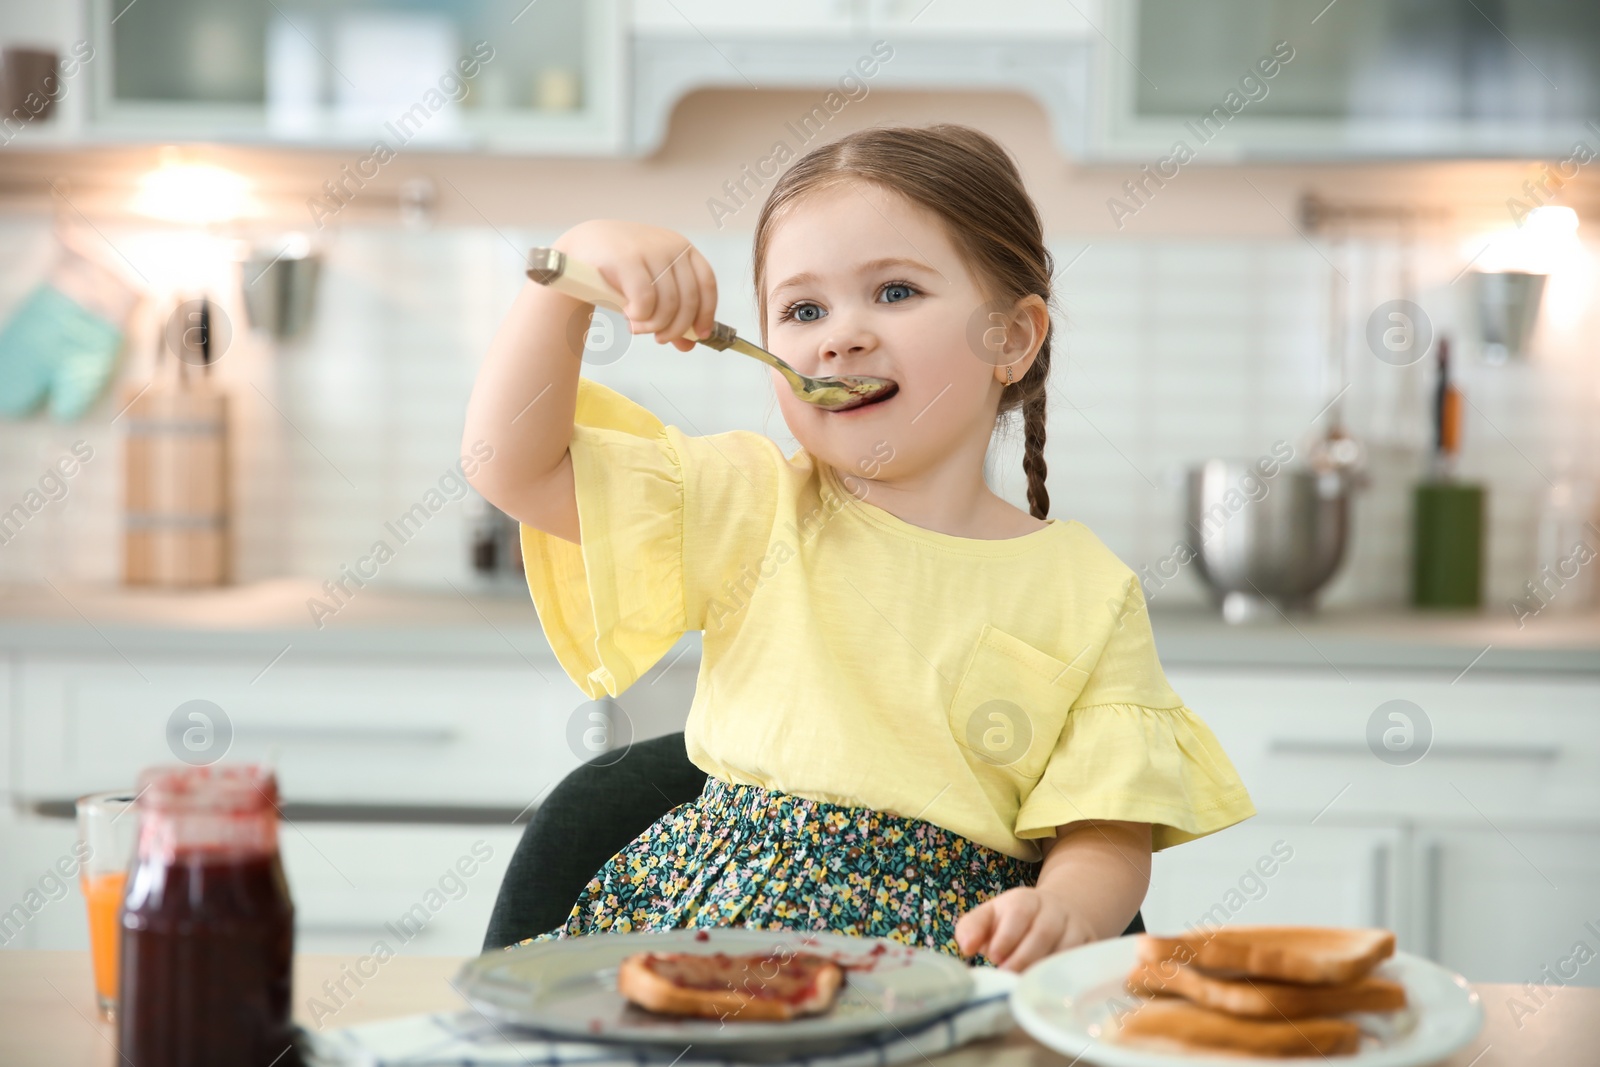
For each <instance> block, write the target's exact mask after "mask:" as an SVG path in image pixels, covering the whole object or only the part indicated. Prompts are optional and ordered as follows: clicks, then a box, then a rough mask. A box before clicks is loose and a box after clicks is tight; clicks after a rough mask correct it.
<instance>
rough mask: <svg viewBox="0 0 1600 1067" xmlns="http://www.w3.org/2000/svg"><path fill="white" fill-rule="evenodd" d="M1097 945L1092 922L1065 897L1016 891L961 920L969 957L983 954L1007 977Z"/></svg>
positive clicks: (1032, 889) (959, 935)
mask: <svg viewBox="0 0 1600 1067" xmlns="http://www.w3.org/2000/svg"><path fill="white" fill-rule="evenodd" d="M1094 939H1095V935H1094V932H1093V931H1092V930H1091V929H1090V928H1089V924H1088V922H1087V921H1086V920H1085V919H1084V918H1083V917H1082V916H1080V915H1077V914H1075V913H1074V911H1073V909H1072V907H1071V906H1070V905H1069V904H1068V903H1067V902H1066V901H1064V900H1063V899H1061V895H1060V894H1059V893H1051V892H1048V891H1046V890H1042V889H1039V888H1038V887H1037V886H1015V887H1013V888H1011V889H1007V890H1006V891H1005V892H1004V893H1001V894H999V895H997V896H993V897H990V898H989V899H988V900H986V901H984V902H983V903H982V904H979V905H978V906H977V907H976V908H973V909H972V910H971V911H969V912H967V913H966V914H965V915H963V916H961V918H959V919H957V920H956V945H957V947H959V948H960V949H961V954H962V955H963V956H968V957H970V956H975V955H977V954H978V953H980V952H981V953H983V954H984V955H985V956H987V957H988V958H989V960H990V962H992V963H994V964H995V965H996V966H998V967H999V968H1000V969H1001V970H1003V971H1015V972H1021V971H1023V970H1025V969H1027V967H1028V966H1029V965H1030V964H1032V963H1034V962H1036V961H1038V960H1042V959H1044V958H1045V957H1046V956H1049V955H1053V954H1054V953H1057V952H1063V951H1065V950H1067V949H1069V948H1074V947H1076V946H1078V945H1082V944H1085V943H1087V942H1089V941H1093V940H1094Z"/></svg>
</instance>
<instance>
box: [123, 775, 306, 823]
mask: <svg viewBox="0 0 1600 1067" xmlns="http://www.w3.org/2000/svg"><path fill="white" fill-rule="evenodd" d="M139 804H140V806H141V807H144V808H146V809H147V810H153V811H161V812H171V813H174V814H181V813H189V812H193V813H201V812H206V813H211V814H239V815H243V814H250V813H259V812H262V811H265V810H268V809H271V810H273V811H276V809H277V806H278V779H277V776H276V775H275V774H274V773H273V772H272V771H271V770H269V769H267V768H265V767H261V766H258V765H256V764H251V763H235V764H213V765H210V766H204V767H150V768H147V769H146V770H144V771H143V772H142V773H141V774H140V775H139Z"/></svg>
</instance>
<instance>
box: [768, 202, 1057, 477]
mask: <svg viewBox="0 0 1600 1067" xmlns="http://www.w3.org/2000/svg"><path fill="white" fill-rule="evenodd" d="M766 283H767V285H768V286H769V288H768V290H767V293H766V322H765V324H764V325H765V327H766V334H765V336H766V348H767V350H768V351H770V352H772V353H773V354H774V355H776V356H778V357H779V358H781V359H782V360H784V362H786V363H788V364H789V365H790V366H792V367H794V368H795V369H796V370H798V371H799V372H800V373H802V374H807V375H811V376H813V377H817V376H823V375H838V374H867V375H872V376H875V377H879V378H889V379H892V380H894V381H895V382H898V383H899V386H900V389H899V391H898V392H897V393H896V394H895V395H894V396H892V397H890V398H889V399H888V400H884V401H880V402H878V403H875V404H869V405H866V406H864V407H859V408H854V409H851V410H849V411H842V412H833V411H827V410H825V409H823V408H819V407H817V406H815V405H813V404H808V403H806V402H805V401H803V400H801V399H800V398H799V397H797V396H795V395H794V391H793V390H792V389H791V388H790V387H789V384H788V382H787V381H786V380H785V379H784V378H783V377H782V375H780V374H779V373H778V372H777V371H776V370H774V371H772V372H771V373H772V383H773V388H774V389H775V390H776V391H777V395H778V405H779V407H780V408H781V409H782V411H783V419H784V422H785V423H787V424H788V426H789V431H790V433H792V434H794V437H795V439H796V440H797V441H799V442H800V444H801V445H802V446H803V447H804V448H805V449H806V451H808V452H810V453H811V454H812V455H814V456H816V457H817V458H818V459H820V460H822V461H824V462H827V463H828V464H830V465H831V466H833V467H834V468H835V469H836V470H837V471H839V473H840V474H841V476H843V475H850V474H854V475H855V476H856V477H857V478H867V479H877V478H889V479H891V480H901V479H905V478H908V477H913V476H915V475H917V474H919V473H921V472H923V471H925V470H927V469H928V468H930V467H932V466H935V465H938V464H942V463H944V462H947V461H950V460H952V459H953V458H955V457H957V456H961V457H962V458H963V459H964V460H965V459H972V460H974V461H975V462H974V470H975V471H976V472H977V476H978V477H979V478H981V477H982V462H983V456H984V453H985V452H986V451H987V448H988V444H989V439H990V436H991V434H992V433H993V430H994V423H995V412H996V409H997V407H998V405H999V402H1000V393H1001V389H1002V386H1003V383H1004V379H1005V370H1004V365H1005V364H1006V363H1008V362H1010V361H1011V360H1012V359H1015V358H1017V355H1018V354H1021V355H1023V357H1024V358H1022V359H1021V360H1020V361H1019V362H1016V363H1014V364H1013V365H1012V374H1013V377H1014V378H1017V379H1020V378H1021V377H1022V375H1023V373H1024V372H1025V371H1026V370H1027V367H1028V364H1029V363H1030V362H1031V361H1032V355H1033V350H1034V348H1036V347H1037V346H1036V345H1026V346H1025V347H1024V348H1023V349H1022V351H1021V352H1020V353H1016V354H1008V355H1005V356H1000V357H997V356H996V354H995V353H994V352H993V351H991V350H987V349H985V348H984V342H983V340H982V338H983V337H984V335H985V327H986V326H987V325H989V322H988V321H987V308H986V299H987V298H986V297H985V295H984V294H983V292H982V291H981V290H980V289H979V288H978V285H977V283H976V282H975V281H974V279H973V278H972V276H971V275H970V274H969V273H968V271H967V268H966V265H965V263H964V262H963V258H962V256H961V254H960V253H959V252H958V251H957V249H956V247H955V246H954V245H953V244H952V243H951V241H950V239H949V237H948V236H947V235H946V233H945V229H944V225H943V224H942V222H941V221H940V220H939V219H938V218H937V217H936V216H934V215H933V214H932V213H931V212H928V211H927V210H925V209H923V208H921V207H919V206H917V205H914V204H912V203H911V202H910V201H908V200H906V199H904V198H903V197H901V196H899V195H897V194H895V193H893V192H890V191H888V190H885V189H883V188H881V187H879V186H877V185H875V184H872V183H869V182H862V181H846V182H843V183H840V184H838V185H834V186H831V187H828V188H824V189H821V190H818V191H817V192H815V193H812V194H810V195H808V196H805V197H803V198H802V199H800V200H798V201H796V202H795V203H794V204H793V205H791V206H790V208H788V209H787V212H786V214H785V215H784V216H783V217H782V218H781V219H780V220H779V221H778V223H777V225H775V226H774V227H773V232H772V235H771V237H770V239H769V242H768V246H767V258H766ZM989 336H990V337H993V336H994V335H993V333H992V331H991V332H990V334H989ZM997 365H998V366H999V367H1000V370H999V374H998V377H997V376H996V366H997ZM847 484H851V485H854V484H855V481H854V479H852V480H851V481H850V482H848V483H847ZM858 495H859V494H858Z"/></svg>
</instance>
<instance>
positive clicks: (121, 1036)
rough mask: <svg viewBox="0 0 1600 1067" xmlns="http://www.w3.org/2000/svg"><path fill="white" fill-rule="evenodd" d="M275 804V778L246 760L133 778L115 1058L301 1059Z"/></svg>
mask: <svg viewBox="0 0 1600 1067" xmlns="http://www.w3.org/2000/svg"><path fill="white" fill-rule="evenodd" d="M277 802H278V785H277V779H276V778H275V777H274V776H273V774H272V773H271V772H270V771H267V770H264V769H262V768H259V767H255V766H250V765H237V766H219V765H213V766H209V767H173V768H167V767H160V768H154V769H152V770H147V771H145V772H144V773H143V774H142V775H140V778H139V822H140V828H139V847H138V853H137V856H136V858H135V860H134V863H133V868H132V871H131V873H130V874H129V876H128V888H127V893H126V896H124V898H123V911H122V944H121V949H122V952H121V956H122V958H121V969H120V978H121V1005H120V1010H119V1011H118V1022H117V1044H118V1051H119V1052H120V1053H121V1056H120V1059H121V1060H122V1061H123V1062H126V1063H135V1064H138V1065H139V1067H190V1065H193V1067H202V1065H205V1067H213V1065H218V1064H229V1065H237V1067H270V1065H272V1064H274V1063H277V1064H278V1065H279V1067H283V1065H284V1064H289V1063H296V1062H298V1061H299V1057H298V1055H297V1054H296V1053H295V1052H294V1051H292V1049H293V1046H294V1030H293V1027H292V1024H291V1023H290V1021H289V1003H290V1002H289V994H290V967H291V963H292V960H293V956H294V904H293V903H292V902H291V900H290V899H289V885H288V882H287V881H286V880H285V879H284V876H283V863H282V861H281V859H280V858H279V855H278V808H277Z"/></svg>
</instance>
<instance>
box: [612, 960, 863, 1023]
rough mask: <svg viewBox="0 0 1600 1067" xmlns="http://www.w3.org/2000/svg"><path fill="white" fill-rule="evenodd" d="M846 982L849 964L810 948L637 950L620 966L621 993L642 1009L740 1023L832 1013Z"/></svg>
mask: <svg viewBox="0 0 1600 1067" xmlns="http://www.w3.org/2000/svg"><path fill="white" fill-rule="evenodd" d="M843 985H844V968H842V967H841V966H839V964H838V963H836V962H834V961H833V960H830V959H827V958H826V957H823V956H818V955H815V954H813V953H807V952H799V953H777V952H773V953H756V954H753V955H745V956H730V955H728V954H726V953H723V952H713V953H703V954H702V953H693V952H636V953H634V954H633V955H631V956H629V957H627V958H626V959H624V960H623V961H622V963H621V965H619V966H618V968H617V992H619V993H621V994H622V995H623V996H625V997H627V998H628V999H629V1000H630V1001H632V1002H633V1003H635V1004H637V1005H639V1007H641V1008H645V1009H646V1010H648V1011H653V1012H659V1013H661V1014H664V1015H690V1016H698V1017H700V1018H709V1019H724V1020H726V1019H737V1020H739V1021H741V1022H743V1021H751V1020H755V1021H782V1020H785V1019H793V1018H796V1017H798V1016H801V1015H815V1014H818V1013H820V1012H824V1011H827V1010H828V1009H829V1008H831V1007H832V1006H833V1002H834V1000H835V999H836V998H837V996H838V993H839V989H840V987H841V986H843Z"/></svg>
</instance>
